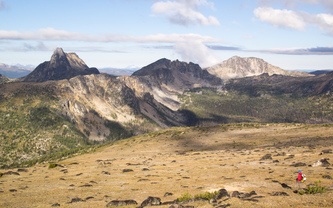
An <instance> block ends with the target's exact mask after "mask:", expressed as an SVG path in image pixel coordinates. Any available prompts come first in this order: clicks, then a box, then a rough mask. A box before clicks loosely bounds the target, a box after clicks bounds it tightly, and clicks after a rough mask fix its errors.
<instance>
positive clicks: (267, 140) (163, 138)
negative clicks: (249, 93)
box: [0, 124, 333, 208]
mask: <svg viewBox="0 0 333 208" xmlns="http://www.w3.org/2000/svg"><path fill="white" fill-rule="evenodd" d="M330 149H331V150H332V149H333V125H306V124H230V125H219V126H214V127H190V128H183V127H177V128H172V129H168V130H164V131H160V132H154V133H150V134H147V135H141V136H137V137H133V138H130V139H126V140H121V141H118V142H116V143H114V144H113V145H112V146H108V147H103V148H101V149H99V150H98V151H97V152H95V153H92V154H85V155H80V156H76V157H73V158H70V159H66V160H63V161H61V162H58V163H57V164H59V166H57V167H55V168H51V169H50V168H49V165H48V164H44V165H37V166H34V167H30V168H25V169H11V170H0V172H2V173H7V174H4V175H3V176H2V177H1V178H0V198H1V200H0V207H51V206H52V205H54V206H55V205H60V207H105V206H106V205H107V204H108V203H109V202H110V201H112V200H135V201H137V202H138V205H132V206H127V207H137V206H139V205H140V203H141V202H142V201H144V200H145V199H146V198H147V197H148V196H153V197H159V198H161V201H162V202H167V201H173V200H175V199H177V198H178V197H181V196H182V195H184V194H185V193H188V194H191V195H192V196H194V195H196V194H200V193H205V192H206V191H209V192H213V191H217V190H220V189H222V188H224V189H226V190H227V191H228V192H229V194H231V193H232V192H233V191H239V192H244V193H249V192H251V191H255V193H256V195H253V196H251V197H248V198H243V199H240V198H233V197H230V198H229V197H223V198H222V199H220V200H218V201H217V202H215V203H209V202H194V203H190V204H187V205H193V206H195V207H213V206H216V207H219V206H220V207H223V205H224V206H225V207H279V208H280V207H333V180H332V177H333V171H332V168H333V167H332V165H329V166H326V167H322V166H316V167H314V166H312V165H313V163H315V162H316V161H318V160H320V159H321V158H327V159H331V160H328V161H329V162H332V156H333V154H332V151H329V150H330ZM323 151H324V153H323ZM325 152H326V153H325ZM267 154H270V155H267ZM265 155H266V157H264V158H263V156H265ZM265 158H266V159H265ZM295 166H296V167H295ZM298 170H302V172H303V173H305V174H306V177H307V180H306V181H305V183H304V184H302V186H303V188H305V187H306V186H307V185H309V184H314V183H315V182H316V181H321V185H323V186H326V187H327V190H328V191H327V192H326V193H323V194H314V195H308V194H306V195H299V194H295V193H293V190H295V189H296V185H295V178H296V177H297V172H298ZM10 171H12V172H10ZM10 173H12V174H10ZM16 173H17V174H19V175H17V174H16ZM285 185H287V186H289V187H290V188H291V189H289V188H288V187H287V186H285ZM283 186H285V187H287V188H284V187H283ZM167 192H168V193H171V194H172V195H171V194H169V195H168V196H165V194H166V193H167ZM281 192H284V193H285V194H287V195H288V196H273V195H274V193H281ZM80 199H81V200H82V201H81V200H80ZM170 206H171V205H163V206H160V207H170Z"/></svg>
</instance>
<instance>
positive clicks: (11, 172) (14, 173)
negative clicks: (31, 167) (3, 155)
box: [2, 171, 20, 175]
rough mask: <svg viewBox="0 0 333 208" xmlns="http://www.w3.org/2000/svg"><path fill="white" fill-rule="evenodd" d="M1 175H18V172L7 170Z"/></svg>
mask: <svg viewBox="0 0 333 208" xmlns="http://www.w3.org/2000/svg"><path fill="white" fill-rule="evenodd" d="M2 175H20V174H19V173H18V172H13V171H8V172H5V173H3V174H2Z"/></svg>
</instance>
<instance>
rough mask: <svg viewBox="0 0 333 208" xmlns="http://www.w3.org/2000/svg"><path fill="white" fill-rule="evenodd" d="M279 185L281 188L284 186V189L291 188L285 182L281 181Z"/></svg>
mask: <svg viewBox="0 0 333 208" xmlns="http://www.w3.org/2000/svg"><path fill="white" fill-rule="evenodd" d="M281 186H282V187H283V188H285V189H291V187H290V186H288V185H287V184H285V183H281Z"/></svg>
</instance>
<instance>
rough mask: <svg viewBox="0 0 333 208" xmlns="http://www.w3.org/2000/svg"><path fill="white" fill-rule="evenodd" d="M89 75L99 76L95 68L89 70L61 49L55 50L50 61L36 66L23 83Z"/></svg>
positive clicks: (76, 58) (72, 55)
mask: <svg viewBox="0 0 333 208" xmlns="http://www.w3.org/2000/svg"><path fill="white" fill-rule="evenodd" d="M89 74H99V71H98V70H97V69H96V68H89V67H88V66H87V65H86V64H85V63H84V61H83V60H82V59H80V58H79V56H78V55H76V54H75V53H65V52H64V51H63V49H62V48H57V49H56V50H55V51H54V52H53V55H52V56H51V59H50V61H46V62H44V63H42V64H40V65H38V66H37V68H36V69H35V70H34V71H32V72H31V73H30V74H29V75H27V76H26V77H25V78H24V79H23V81H26V82H45V81H47V80H61V79H70V78H72V77H75V76H78V75H89Z"/></svg>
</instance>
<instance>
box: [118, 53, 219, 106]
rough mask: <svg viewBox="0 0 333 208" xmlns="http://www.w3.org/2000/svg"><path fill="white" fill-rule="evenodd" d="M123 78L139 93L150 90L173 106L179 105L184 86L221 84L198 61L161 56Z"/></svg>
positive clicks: (186, 88) (187, 87)
mask: <svg viewBox="0 0 333 208" xmlns="http://www.w3.org/2000/svg"><path fill="white" fill-rule="evenodd" d="M122 79H123V80H124V81H125V82H126V83H127V85H128V86H129V87H130V88H132V89H135V92H136V93H137V94H140V96H142V95H143V94H145V93H146V92H150V93H151V94H152V95H153V96H154V98H155V99H156V100H157V101H158V102H160V103H162V104H163V105H166V106H167V107H169V108H171V109H173V110H176V109H178V108H179V105H180V103H179V100H178V94H181V93H183V91H184V90H188V89H192V88H197V87H221V86H222V84H223V83H222V80H221V79H219V78H217V77H215V76H213V75H211V74H209V73H208V72H207V71H206V70H203V69H201V67H200V66H199V65H198V64H194V63H186V62H180V61H178V60H176V61H170V60H168V59H160V60H158V61H156V62H154V63H152V64H150V65H148V66H145V67H143V68H142V69H140V70H139V71H136V72H134V73H133V75H132V76H131V77H123V78H122Z"/></svg>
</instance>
